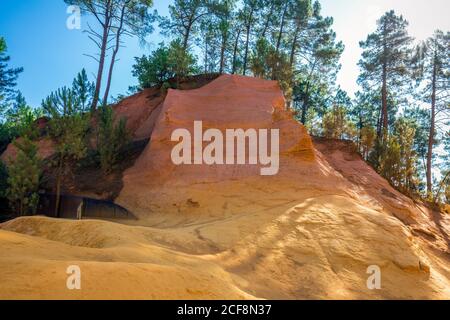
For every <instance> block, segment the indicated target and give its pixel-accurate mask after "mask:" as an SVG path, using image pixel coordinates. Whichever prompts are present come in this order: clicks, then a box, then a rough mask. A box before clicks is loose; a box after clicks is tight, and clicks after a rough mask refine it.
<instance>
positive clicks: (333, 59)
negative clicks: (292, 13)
mask: <svg viewBox="0 0 450 320" xmlns="http://www.w3.org/2000/svg"><path fill="white" fill-rule="evenodd" d="M315 9H316V10H317V11H316V12H314V15H313V19H312V21H310V23H309V26H308V29H307V30H306V31H305V32H303V33H302V34H301V37H300V39H299V41H300V42H301V43H302V44H303V45H302V46H301V47H300V48H299V49H298V50H297V53H296V64H295V65H294V69H295V78H294V83H293V87H294V108H295V109H297V110H298V109H300V121H301V122H302V123H303V124H306V123H307V121H306V120H307V115H308V112H309V109H310V108H311V107H313V108H315V107H319V108H321V107H323V105H324V101H323V99H327V98H331V96H330V92H329V89H331V87H332V86H333V85H334V82H335V79H336V74H337V72H338V70H339V69H340V65H339V59H340V57H341V55H342V52H343V51H344V45H343V44H342V42H337V41H336V34H335V32H334V31H333V30H332V28H331V27H332V25H333V19H332V18H329V17H325V18H324V17H322V16H321V14H320V7H317V8H315ZM318 111H319V113H323V111H324V110H318Z"/></svg>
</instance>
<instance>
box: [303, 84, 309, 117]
mask: <svg viewBox="0 0 450 320" xmlns="http://www.w3.org/2000/svg"><path fill="white" fill-rule="evenodd" d="M308 108H309V83H308V85H307V86H306V92H305V98H304V99H303V106H302V119H301V122H302V124H303V125H306V114H307V113H308Z"/></svg>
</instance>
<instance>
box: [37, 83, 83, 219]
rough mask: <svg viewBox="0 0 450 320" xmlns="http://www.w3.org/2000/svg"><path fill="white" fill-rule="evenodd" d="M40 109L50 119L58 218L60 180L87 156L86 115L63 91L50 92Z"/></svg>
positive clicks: (69, 92)
mask: <svg viewBox="0 0 450 320" xmlns="http://www.w3.org/2000/svg"><path fill="white" fill-rule="evenodd" d="M42 107H43V109H44V110H45V112H46V113H47V115H48V116H49V117H50V119H51V120H50V128H49V129H50V130H49V134H50V137H51V138H52V140H53V141H54V142H55V145H56V146H55V152H56V156H55V161H54V163H53V165H54V166H55V168H56V187H55V188H56V199H57V200H56V206H55V215H56V216H59V204H60V196H61V186H62V178H63V176H64V174H66V173H67V172H68V171H69V170H70V169H71V164H72V163H74V162H77V161H79V160H81V159H83V158H84V157H85V156H86V154H87V141H86V140H87V139H86V136H87V131H88V128H89V120H90V119H89V115H90V114H89V113H83V108H82V106H81V104H80V100H79V99H78V97H77V95H76V94H75V92H74V91H73V90H72V89H70V88H66V87H64V88H62V89H59V90H57V91H56V92H53V93H51V94H50V96H48V97H47V98H46V99H45V100H44V101H43V102H42Z"/></svg>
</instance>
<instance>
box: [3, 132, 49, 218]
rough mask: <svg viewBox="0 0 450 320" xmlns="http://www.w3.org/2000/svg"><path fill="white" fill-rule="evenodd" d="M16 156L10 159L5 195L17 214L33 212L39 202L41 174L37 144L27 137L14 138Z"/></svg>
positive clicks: (22, 214)
mask: <svg viewBox="0 0 450 320" xmlns="http://www.w3.org/2000/svg"><path fill="white" fill-rule="evenodd" d="M14 146H15V147H16V148H17V150H18V152H17V156H16V158H15V159H14V160H13V159H10V164H9V165H8V168H7V170H8V178H7V185H8V187H7V190H6V196H7V198H8V200H9V202H10V205H11V208H12V209H13V210H14V211H15V212H16V214H17V215H19V216H24V215H30V214H35V213H36V209H37V205H38V202H39V194H38V192H39V183H40V179H41V175H42V161H41V159H40V158H39V156H38V154H37V146H36V145H35V144H34V143H33V142H32V141H31V140H30V139H29V138H28V137H24V138H22V139H20V141H19V140H16V141H15V142H14Z"/></svg>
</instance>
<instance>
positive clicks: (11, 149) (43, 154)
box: [0, 138, 55, 164]
mask: <svg viewBox="0 0 450 320" xmlns="http://www.w3.org/2000/svg"><path fill="white" fill-rule="evenodd" d="M20 140H21V138H19V139H18V142H19V143H20ZM36 145H37V150H38V156H39V157H40V158H41V159H43V160H45V159H48V158H50V157H51V156H53V154H54V153H55V144H54V143H53V141H52V140H50V139H41V140H38V141H37V142H36ZM17 151H18V150H17V147H16V146H15V145H14V144H12V143H10V144H9V145H8V148H6V150H5V152H3V153H2V155H1V156H0V160H2V161H3V162H4V163H6V164H8V163H10V161H14V160H15V159H16V156H17Z"/></svg>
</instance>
